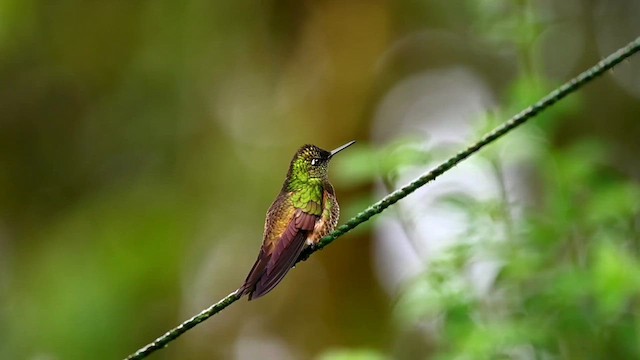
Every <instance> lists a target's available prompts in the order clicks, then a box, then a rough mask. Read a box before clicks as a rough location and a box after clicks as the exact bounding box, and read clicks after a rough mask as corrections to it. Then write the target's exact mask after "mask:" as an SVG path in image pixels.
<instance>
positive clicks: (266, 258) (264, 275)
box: [242, 209, 319, 300]
mask: <svg viewBox="0 0 640 360" xmlns="http://www.w3.org/2000/svg"><path fill="white" fill-rule="evenodd" d="M318 218H319V217H318V216H316V215H312V214H309V213H306V212H304V211H303V210H302V209H297V210H296V212H295V213H294V215H293V217H292V219H291V221H290V222H289V224H288V225H287V227H286V229H285V231H284V232H283V233H282V235H281V236H280V238H279V239H278V241H276V242H274V243H271V244H265V245H263V247H262V249H260V255H259V256H258V259H257V261H256V263H255V264H254V265H253V268H252V269H251V272H249V276H247V279H246V281H245V284H244V285H243V287H242V293H243V294H249V300H252V299H256V298H258V297H260V296H263V295H265V294H267V293H268V292H269V291H271V290H273V288H274V287H275V286H276V285H278V283H279V282H280V281H281V280H282V279H283V278H284V276H285V275H286V274H287V273H288V272H289V270H290V269H291V267H292V266H293V265H294V264H295V261H296V259H297V258H298V256H299V255H300V253H301V252H302V249H303V248H304V244H305V241H306V239H307V236H308V235H309V233H310V232H311V231H312V230H313V228H314V226H315V223H316V220H318Z"/></svg>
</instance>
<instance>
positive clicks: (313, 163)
mask: <svg viewBox="0 0 640 360" xmlns="http://www.w3.org/2000/svg"><path fill="white" fill-rule="evenodd" d="M319 163H320V159H311V166H316V165H318V164H319Z"/></svg>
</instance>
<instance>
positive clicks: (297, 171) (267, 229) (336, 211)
mask: <svg viewBox="0 0 640 360" xmlns="http://www.w3.org/2000/svg"><path fill="white" fill-rule="evenodd" d="M354 143H355V141H351V142H348V143H346V144H344V145H342V146H340V147H339V148H337V149H335V150H332V151H326V150H323V149H321V148H319V147H317V146H315V145H304V146H302V147H301V148H300V149H298V151H297V152H296V154H295V155H294V156H293V159H292V160H291V163H290V165H289V171H288V172H287V177H286V178H285V180H284V184H283V185H282V190H280V194H278V197H277V198H276V200H275V201H274V202H273V204H271V206H270V207H269V210H268V211H267V218H266V220H265V224H264V235H263V240H262V246H261V247H260V252H259V254H258V259H257V260H256V262H255V264H254V265H253V267H252V268H251V271H249V275H247V278H246V280H245V281H244V284H243V285H242V286H241V287H240V289H238V291H239V295H240V296H242V295H245V294H246V295H249V300H252V299H257V298H259V297H261V296H263V295H266V294H267V293H268V292H269V291H271V290H273V288H274V287H276V285H278V283H280V281H281V280H282V279H283V278H284V276H285V275H286V274H287V273H288V272H289V270H290V269H291V267H292V266H293V265H294V264H295V263H296V260H297V259H298V257H299V256H300V253H301V252H302V251H303V250H304V248H305V247H313V246H315V245H316V244H317V243H318V242H319V241H320V239H322V238H323V237H324V236H325V235H327V234H329V233H330V232H332V231H333V229H335V227H336V225H337V223H338V217H339V216H340V207H339V206H338V201H337V200H336V195H335V191H334V190H333V186H332V185H331V183H330V182H329V177H328V167H329V161H330V160H331V159H332V158H333V156H335V155H336V154H337V153H339V152H340V151H342V150H344V149H346V148H347V147H349V146H351V145H353V144H354Z"/></svg>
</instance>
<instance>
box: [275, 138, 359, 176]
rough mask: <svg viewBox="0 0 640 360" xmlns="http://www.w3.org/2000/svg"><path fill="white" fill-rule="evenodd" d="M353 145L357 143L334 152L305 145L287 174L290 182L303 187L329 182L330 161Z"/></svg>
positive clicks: (346, 145)
mask: <svg viewBox="0 0 640 360" xmlns="http://www.w3.org/2000/svg"><path fill="white" fill-rule="evenodd" d="M353 143H355V141H351V142H349V143H347V144H344V145H342V146H340V147H339V148H337V149H335V150H333V151H327V150H323V149H321V148H319V147H317V146H315V145H304V146H303V147H301V148H300V149H298V151H297V152H296V154H295V155H294V156H293V160H291V165H289V173H288V174H287V179H288V180H289V181H288V182H289V183H290V184H291V183H293V184H294V185H295V184H299V185H302V184H305V183H310V182H321V181H323V180H327V174H328V167H329V160H331V158H332V157H333V156H334V155H335V154H337V153H339V152H340V151H342V150H344V149H346V148H347V147H349V146H351V145H353Z"/></svg>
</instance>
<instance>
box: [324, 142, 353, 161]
mask: <svg viewBox="0 0 640 360" xmlns="http://www.w3.org/2000/svg"><path fill="white" fill-rule="evenodd" d="M355 142H356V141H355V140H353V141H349V142H348V143H346V144H344V145H342V146H340V147H339V148H337V149H334V150H332V151H331V154H330V155H329V158H332V157H333V155H335V154H337V153H339V152H340V151H342V150H344V149H346V148H348V147H349V146H351V145H353V144H355Z"/></svg>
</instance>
